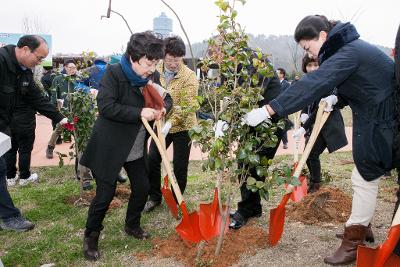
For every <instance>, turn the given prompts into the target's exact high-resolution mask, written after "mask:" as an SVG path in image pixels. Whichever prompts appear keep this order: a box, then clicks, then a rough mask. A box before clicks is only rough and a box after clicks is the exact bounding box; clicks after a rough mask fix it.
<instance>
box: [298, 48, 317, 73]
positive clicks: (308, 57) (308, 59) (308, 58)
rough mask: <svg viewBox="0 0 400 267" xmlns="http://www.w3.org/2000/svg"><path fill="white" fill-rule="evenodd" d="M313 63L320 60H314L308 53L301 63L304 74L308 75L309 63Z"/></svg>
mask: <svg viewBox="0 0 400 267" xmlns="http://www.w3.org/2000/svg"><path fill="white" fill-rule="evenodd" d="M311 62H317V63H318V60H317V59H315V58H313V57H310V56H309V55H308V53H306V54H305V55H304V57H303V61H302V63H301V69H302V70H303V72H304V73H307V65H308V63H311Z"/></svg>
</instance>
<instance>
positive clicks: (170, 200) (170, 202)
mask: <svg viewBox="0 0 400 267" xmlns="http://www.w3.org/2000/svg"><path fill="white" fill-rule="evenodd" d="M161 193H162V195H163V197H164V200H165V203H166V204H167V206H168V208H169V210H170V211H171V213H172V216H174V217H175V219H178V206H177V205H176V201H175V198H174V195H173V193H172V191H171V189H170V188H169V186H168V175H165V176H164V184H163V186H162V187H161Z"/></svg>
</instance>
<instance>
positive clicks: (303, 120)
mask: <svg viewBox="0 0 400 267" xmlns="http://www.w3.org/2000/svg"><path fill="white" fill-rule="evenodd" d="M308 118H309V116H308V114H306V113H301V115H300V122H301V123H305V122H306V121H307V120H308Z"/></svg>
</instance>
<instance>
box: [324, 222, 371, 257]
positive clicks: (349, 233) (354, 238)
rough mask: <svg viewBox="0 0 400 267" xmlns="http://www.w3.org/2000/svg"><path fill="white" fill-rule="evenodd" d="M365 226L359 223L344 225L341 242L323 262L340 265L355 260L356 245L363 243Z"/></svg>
mask: <svg viewBox="0 0 400 267" xmlns="http://www.w3.org/2000/svg"><path fill="white" fill-rule="evenodd" d="M367 228H368V227H367V226H364V225H360V224H355V225H350V226H348V227H345V228H344V235H343V239H342V244H340V247H339V248H338V249H337V250H336V251H335V252H334V253H333V255H332V256H329V257H326V258H325V259H324V262H325V263H327V264H330V265H342V264H348V263H351V262H353V261H355V260H356V258H357V247H358V246H360V245H364V240H365V233H366V231H367Z"/></svg>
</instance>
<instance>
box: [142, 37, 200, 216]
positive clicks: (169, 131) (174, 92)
mask: <svg viewBox="0 0 400 267" xmlns="http://www.w3.org/2000/svg"><path fill="white" fill-rule="evenodd" d="M164 44H165V56H164V58H163V60H162V62H161V64H159V66H158V69H157V70H158V71H159V72H160V82H161V86H162V87H164V88H166V89H167V90H168V92H169V93H170V94H171V96H172V99H173V100H174V108H173V110H172V112H171V113H170V114H169V115H168V117H167V121H166V123H165V125H164V127H163V129H162V132H163V134H164V136H165V138H166V140H165V141H166V147H167V148H168V147H169V146H170V145H171V144H173V148H174V158H173V164H174V173H175V176H176V180H177V182H178V185H179V189H180V190H181V192H182V193H183V192H184V191H185V188H186V183H187V173H188V165H189V155H190V148H191V139H190V137H189V133H188V132H189V129H191V128H192V127H193V126H195V124H196V110H197V109H198V104H197V100H196V97H197V93H198V89H199V82H198V81H197V78H196V73H195V72H193V71H192V70H191V69H189V68H188V67H187V66H186V65H185V64H184V63H183V57H184V56H185V54H186V48H185V43H184V42H183V41H182V39H181V38H179V37H177V36H173V37H169V38H166V39H165V40H164ZM148 163H149V179H150V194H149V200H148V201H147V203H146V206H145V208H144V211H145V212H149V211H152V210H153V209H154V208H155V207H156V206H158V205H160V204H161V190H160V188H161V180H160V177H161V156H160V153H159V152H158V149H157V147H156V144H155V143H154V141H152V142H151V144H150V149H149V160H148Z"/></svg>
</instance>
